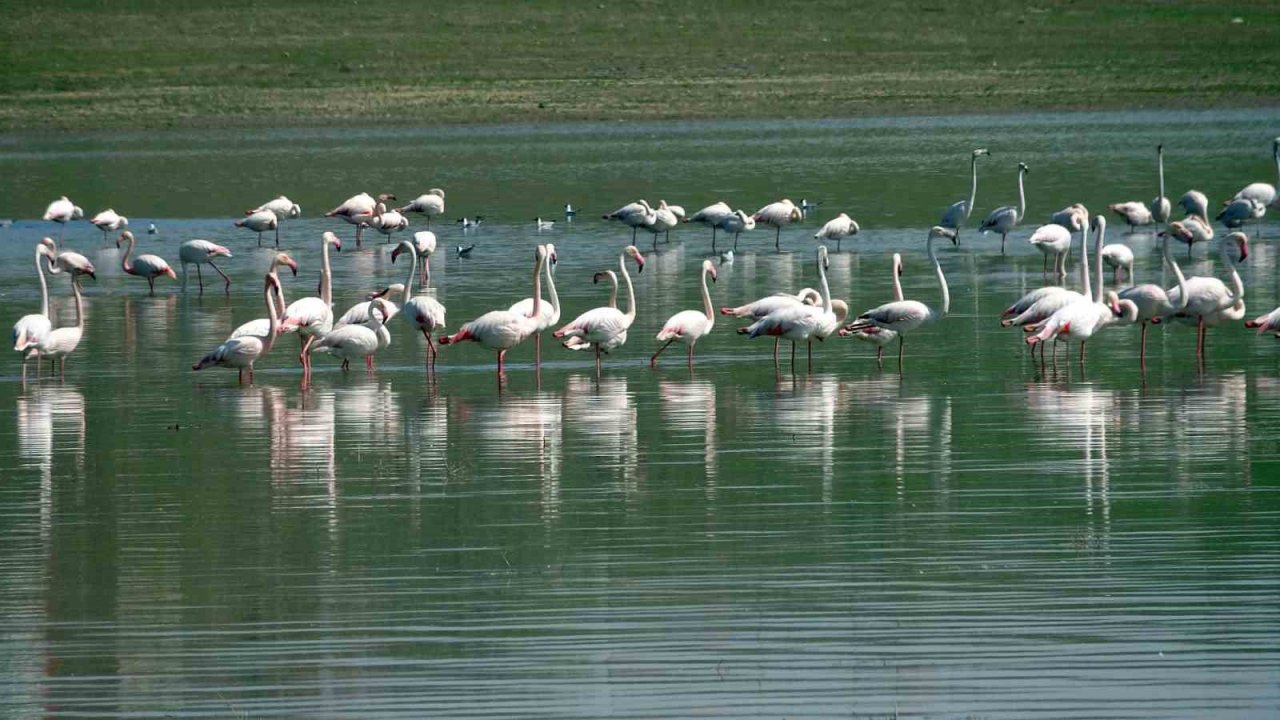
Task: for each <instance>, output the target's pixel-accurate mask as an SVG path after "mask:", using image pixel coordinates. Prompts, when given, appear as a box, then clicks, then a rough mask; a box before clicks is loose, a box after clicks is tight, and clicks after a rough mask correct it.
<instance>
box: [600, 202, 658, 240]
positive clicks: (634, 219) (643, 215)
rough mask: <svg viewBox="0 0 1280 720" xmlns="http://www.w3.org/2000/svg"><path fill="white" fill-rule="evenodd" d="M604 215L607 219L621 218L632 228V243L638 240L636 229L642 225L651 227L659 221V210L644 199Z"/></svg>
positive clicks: (623, 222) (620, 219)
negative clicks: (656, 210)
mask: <svg viewBox="0 0 1280 720" xmlns="http://www.w3.org/2000/svg"><path fill="white" fill-rule="evenodd" d="M603 217H604V219H605V220H619V221H621V222H622V224H623V225H627V226H629V227H630V228H631V243H632V244H633V245H634V244H635V242H636V231H638V230H639V229H640V228H642V227H643V228H647V227H651V226H652V225H653V224H654V223H655V222H657V221H658V214H657V212H655V211H654V209H653V207H652V206H650V205H649V202H648V201H647V200H644V199H640V200H637V201H635V202H633V203H628V204H626V205H623V206H622V207H620V208H618V209H617V210H614V211H613V212H611V213H607V214H605V215H604V216H603Z"/></svg>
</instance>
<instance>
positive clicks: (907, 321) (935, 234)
mask: <svg viewBox="0 0 1280 720" xmlns="http://www.w3.org/2000/svg"><path fill="white" fill-rule="evenodd" d="M939 238H943V239H946V240H950V241H951V243H952V244H953V245H954V244H956V234H955V231H953V230H948V229H947V228H944V227H941V226H938V225H935V226H933V227H932V228H930V230H929V239H928V241H927V243H926V245H925V252H926V254H927V255H928V256H929V261H930V262H932V263H933V270H934V272H935V273H937V275H938V287H939V288H940V289H941V290H942V307H941V308H931V307H929V306H928V305H925V304H924V303H922V302H920V301H918V300H901V301H896V302H891V303H885V304H884V305H880V306H878V307H874V308H871V309H870V310H868V311H866V312H864V313H862V314H861V315H859V316H858V319H857V321H856V322H854V323H853V324H851V325H849V326H848V327H847V328H845V330H846V331H847V332H848V333H854V332H857V331H859V330H862V329H864V328H866V327H867V326H868V325H875V326H876V327H878V328H882V329H885V330H893V331H894V332H896V333H898V369H899V370H901V369H902V348H903V345H904V344H905V343H904V341H905V339H906V334H907V333H909V332H911V331H912V330H915V329H916V328H918V327H920V326H921V325H927V324H932V323H935V322H937V321H939V320H941V319H942V318H943V317H945V316H946V314H947V312H949V311H950V310H951V293H950V292H949V291H948V289H947V277H946V275H944V274H943V272H942V263H941V261H939V260H938V254H937V252H936V251H935V250H934V249H933V241H934V240H937V239H939Z"/></svg>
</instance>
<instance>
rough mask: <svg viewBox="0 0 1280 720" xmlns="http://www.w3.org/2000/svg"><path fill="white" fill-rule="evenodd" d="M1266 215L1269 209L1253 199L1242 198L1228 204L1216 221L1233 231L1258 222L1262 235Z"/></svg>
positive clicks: (1259, 231)
mask: <svg viewBox="0 0 1280 720" xmlns="http://www.w3.org/2000/svg"><path fill="white" fill-rule="evenodd" d="M1266 214H1267V208H1266V207H1265V206H1264V205H1263V204H1262V203H1260V202H1258V201H1257V200H1255V199H1253V198H1251V197H1242V198H1239V199H1237V200H1232V201H1231V202H1229V203H1227V205H1226V207H1224V208H1222V212H1220V213H1218V217H1216V218H1214V219H1215V220H1217V221H1218V222H1220V223H1222V224H1223V225H1226V226H1227V228H1229V229H1232V230H1234V229H1237V228H1240V227H1243V226H1244V224H1245V223H1246V222H1248V221H1250V220H1257V221H1258V233H1259V234H1261V233H1262V216H1264V215H1266Z"/></svg>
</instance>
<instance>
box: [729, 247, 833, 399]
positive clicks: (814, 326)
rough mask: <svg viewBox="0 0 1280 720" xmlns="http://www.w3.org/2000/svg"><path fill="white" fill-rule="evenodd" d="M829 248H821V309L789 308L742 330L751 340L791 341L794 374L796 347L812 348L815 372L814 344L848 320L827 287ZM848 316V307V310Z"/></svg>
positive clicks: (810, 306) (819, 276)
mask: <svg viewBox="0 0 1280 720" xmlns="http://www.w3.org/2000/svg"><path fill="white" fill-rule="evenodd" d="M828 264H829V261H828V259H827V246H826V245H819V246H818V281H819V284H818V288H819V294H820V295H821V296H822V305H821V306H812V305H804V304H797V305H788V306H785V307H783V308H782V309H780V310H777V311H775V312H772V313H770V314H768V315H766V316H764V317H762V318H760V319H759V320H757V321H755V322H754V323H752V324H751V325H748V326H747V327H743V328H738V333H739V334H742V335H746V336H747V337H750V338H757V337H760V336H761V335H769V336H772V337H774V338H779V339H783V340H790V341H791V372H793V373H794V372H795V369H796V343H798V342H804V343H806V345H807V347H808V356H809V369H810V370H812V369H813V341H814V340H819V341H822V340H825V339H827V337H828V336H829V335H831V333H833V332H835V331H836V329H837V328H838V327H839V326H840V322H841V321H842V320H843V319H844V317H843V316H841V315H838V314H837V312H836V307H835V304H834V303H833V301H832V300H831V289H830V287H829V286H828V285H827V265H828ZM844 314H848V306H845V308H844Z"/></svg>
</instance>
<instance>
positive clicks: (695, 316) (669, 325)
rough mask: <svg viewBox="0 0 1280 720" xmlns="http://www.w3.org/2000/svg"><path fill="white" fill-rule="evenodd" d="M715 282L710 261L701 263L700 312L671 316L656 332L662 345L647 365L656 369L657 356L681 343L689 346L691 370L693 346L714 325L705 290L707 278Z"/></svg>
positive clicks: (684, 312) (713, 268)
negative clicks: (673, 345) (671, 346)
mask: <svg viewBox="0 0 1280 720" xmlns="http://www.w3.org/2000/svg"><path fill="white" fill-rule="evenodd" d="M708 277H710V278H711V281H712V282H715V280H716V267H715V265H714V264H712V262H711V261H710V260H703V261H702V312H698V311H697V310H682V311H680V312H678V313H676V314H675V315H672V316H671V318H670V319H669V320H667V322H666V324H665V325H663V326H662V330H661V331H659V332H658V342H661V343H663V345H662V347H660V348H658V352H656V353H654V354H653V357H651V358H649V364H650V365H652V366H654V367H657V365H658V356H659V355H661V354H662V351H663V350H666V349H667V346H668V345H670V344H671V343H673V342H677V341H679V342H682V343H684V344H685V345H687V346H689V369H690V370H693V346H694V345H696V344H697V343H698V340H699V339H700V338H701V337H702V336H703V335H706V334H707V333H709V332H711V328H713V327H715V325H716V314H715V312H714V310H713V309H712V307H711V292H710V291H709V290H708V289H707V278H708ZM664 341H665V342H664Z"/></svg>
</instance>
